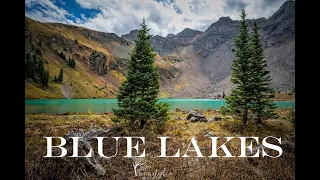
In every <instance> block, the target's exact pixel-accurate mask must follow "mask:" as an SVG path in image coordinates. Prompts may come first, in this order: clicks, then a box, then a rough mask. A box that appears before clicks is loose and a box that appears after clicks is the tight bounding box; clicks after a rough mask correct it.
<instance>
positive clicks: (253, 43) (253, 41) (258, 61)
mask: <svg viewBox="0 0 320 180" xmlns="http://www.w3.org/2000/svg"><path fill="white" fill-rule="evenodd" d="M250 51H251V59H250V66H251V72H252V74H251V75H250V77H251V81H250V86H251V89H252V90H253V95H252V98H253V99H252V103H251V104H252V106H251V107H250V109H251V111H252V114H253V118H255V119H256V120H257V122H258V123H260V122H261V120H262V119H264V118H269V117H275V116H276V114H275V112H274V108H275V104H274V103H273V101H272V99H271V98H270V97H273V96H274V89H273V88H272V87H271V77H270V75H269V74H270V72H269V71H268V70H267V62H266V60H265V58H264V55H263V48H262V44H261V42H260V35H259V33H258V25H257V22H256V21H254V24H253V34H252V36H251V38H250Z"/></svg>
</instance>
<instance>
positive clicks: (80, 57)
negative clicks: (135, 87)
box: [25, 17, 179, 99]
mask: <svg viewBox="0 0 320 180" xmlns="http://www.w3.org/2000/svg"><path fill="white" fill-rule="evenodd" d="M132 48H133V43H132V42H130V41H127V40H126V39H124V38H121V37H119V36H117V35H116V34H115V33H104V32H98V31H93V30H89V29H86V28H82V27H77V26H71V25H65V24H59V23H41V22H38V21H35V20H32V19H30V18H28V17H25V52H26V53H31V54H40V55H41V56H42V59H43V61H44V68H45V69H46V70H48V71H49V74H50V78H49V79H50V80H49V81H50V82H49V87H48V88H42V87H41V86H40V85H39V84H37V83H35V82H33V81H32V80H31V79H27V78H26V80H25V98H27V99H33V98H114V97H115V95H116V93H117V91H118V86H119V85H120V83H121V82H122V81H123V80H124V77H125V69H126V64H127V62H128V59H129V58H130V53H131V50H132ZM59 54H64V56H66V58H62V57H61V56H59ZM69 57H70V58H73V59H75V61H76V67H75V68H71V67H70V66H68V63H67V61H68V58H69ZM155 64H156V65H157V66H158V67H159V70H160V72H161V76H160V79H161V83H160V84H162V85H163V84H165V83H171V80H172V79H174V77H175V74H176V73H177V72H178V71H179V70H177V69H176V68H175V67H173V66H172V65H171V63H167V62H166V61H165V60H164V59H163V58H162V57H160V56H156V62H155ZM61 68H62V69H63V72H64V78H63V83H62V84H59V83H55V82H53V79H54V76H55V75H56V76H58V75H59V72H60V69H61Z"/></svg>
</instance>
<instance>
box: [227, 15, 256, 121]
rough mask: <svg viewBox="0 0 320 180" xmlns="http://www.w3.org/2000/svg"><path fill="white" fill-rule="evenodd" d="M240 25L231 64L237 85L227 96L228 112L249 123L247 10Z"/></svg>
mask: <svg viewBox="0 0 320 180" xmlns="http://www.w3.org/2000/svg"><path fill="white" fill-rule="evenodd" d="M240 17H241V20H240V27H239V34H238V35H237V36H236V38H235V39H234V45H235V49H232V51H233V52H235V59H234V60H233V62H232V65H231V82H232V83H233V84H235V85H236V87H235V88H234V89H232V91H231V94H230V95H229V96H227V97H226V106H225V107H224V109H226V110H227V112H229V113H231V114H233V115H238V116H241V118H242V123H243V125H246V124H247V120H248V111H249V109H250V107H249V106H250V100H251V95H252V89H250V88H251V87H250V85H249V80H250V78H251V75H250V63H249V61H250V55H251V54H250V48H249V30H248V23H247V20H246V12H245V11H244V10H242V12H241V15H240Z"/></svg>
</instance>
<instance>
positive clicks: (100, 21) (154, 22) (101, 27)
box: [25, 0, 286, 36]
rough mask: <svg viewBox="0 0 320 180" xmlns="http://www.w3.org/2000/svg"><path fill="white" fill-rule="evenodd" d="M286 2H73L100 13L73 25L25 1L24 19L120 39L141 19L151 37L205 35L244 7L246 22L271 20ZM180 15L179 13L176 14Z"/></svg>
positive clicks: (35, 0) (34, 0) (44, 2)
mask: <svg viewBox="0 0 320 180" xmlns="http://www.w3.org/2000/svg"><path fill="white" fill-rule="evenodd" d="M285 1H286V0H167V2H169V3H166V2H164V1H162V2H158V1H152V0H150V1H146V0H76V2H77V3H78V4H79V5H80V6H81V7H82V8H86V9H95V10H98V11H99V13H97V14H96V16H94V17H92V18H86V17H83V16H82V17H81V18H80V17H79V18H76V20H75V21H72V20H70V19H68V17H69V16H72V15H71V14H69V13H68V12H67V11H65V10H64V9H63V8H61V7H57V6H56V5H55V4H54V2H52V1H49V0H26V1H25V4H26V7H29V8H31V7H33V6H35V5H40V7H42V9H38V8H33V9H32V10H30V11H27V12H26V15H27V16H29V17H31V18H33V19H36V20H40V21H44V22H60V23H66V24H75V25H78V26H83V27H86V28H89V29H94V30H98V31H103V32H114V33H117V34H118V35H122V34H125V33H128V32H130V31H131V30H133V29H138V28H139V27H140V23H141V21H142V18H143V17H145V18H146V20H147V21H146V23H147V25H148V26H149V28H151V33H152V34H153V35H161V36H166V35H167V34H169V33H172V34H177V33H179V32H180V31H182V30H183V29H185V28H187V27H188V28H192V29H196V30H201V31H204V30H206V29H207V28H208V27H209V26H210V25H211V24H212V23H214V22H215V21H217V20H218V19H219V18H220V17H222V16H229V17H230V18H231V19H234V20H238V19H239V14H240V11H241V9H242V8H243V7H245V10H246V12H247V14H248V16H247V17H248V18H260V17H266V18H268V17H270V16H271V15H272V14H273V13H275V12H276V11H277V10H278V9H279V8H280V6H281V5H282V4H283V3H284V2H285ZM177 11H178V12H179V13H178V12H177Z"/></svg>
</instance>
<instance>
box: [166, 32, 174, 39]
mask: <svg viewBox="0 0 320 180" xmlns="http://www.w3.org/2000/svg"><path fill="white" fill-rule="evenodd" d="M173 37H174V34H171V33H169V34H168V35H167V36H166V38H173Z"/></svg>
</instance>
